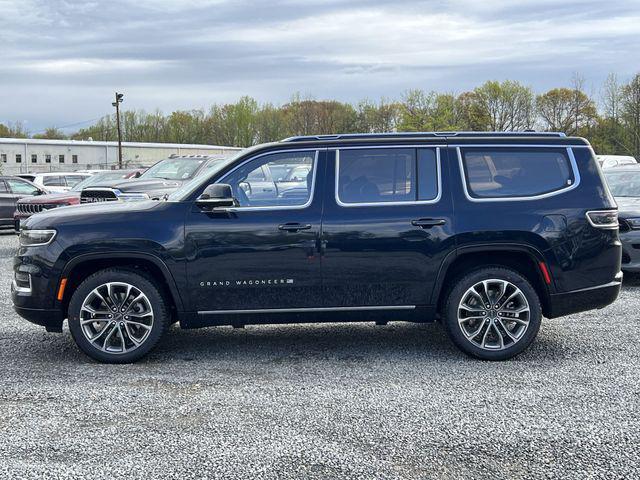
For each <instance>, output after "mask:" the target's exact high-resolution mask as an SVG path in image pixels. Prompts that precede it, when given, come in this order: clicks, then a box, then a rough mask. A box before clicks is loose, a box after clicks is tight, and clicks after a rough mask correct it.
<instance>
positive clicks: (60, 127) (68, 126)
mask: <svg viewBox="0 0 640 480" xmlns="http://www.w3.org/2000/svg"><path fill="white" fill-rule="evenodd" d="M107 116H109V115H108V114H104V115H100V116H99V117H96V118H90V119H89V120H83V121H82V122H76V123H70V124H68V125H62V126H57V125H55V126H53V127H47V128H45V129H44V130H39V131H37V132H33V133H32V135H38V134H39V133H45V132H46V131H47V129H48V128H55V129H57V130H64V129H65V128H70V127H76V126H78V125H83V124H85V123H89V122H95V121H96V120H100V119H101V118H104V117H107Z"/></svg>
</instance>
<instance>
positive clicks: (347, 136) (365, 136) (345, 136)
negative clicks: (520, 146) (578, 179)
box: [281, 132, 566, 142]
mask: <svg viewBox="0 0 640 480" xmlns="http://www.w3.org/2000/svg"><path fill="white" fill-rule="evenodd" d="M449 137H474V138H477V137H556V138H558V137H566V135H565V134H564V133H561V132H393V133H338V134H335V135H306V136H298V137H289V138H285V139H284V140H281V141H282V142H306V141H313V140H369V139H380V138H395V139H398V138H449Z"/></svg>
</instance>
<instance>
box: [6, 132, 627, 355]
mask: <svg viewBox="0 0 640 480" xmlns="http://www.w3.org/2000/svg"><path fill="white" fill-rule="evenodd" d="M294 169H298V170H299V171H303V172H307V174H306V178H305V179H304V182H299V181H298V182H296V185H295V187H294V188H288V187H287V185H283V182H282V181H279V180H283V181H284V180H285V179H286V178H287V172H290V171H292V170H294ZM267 170H268V171H272V172H276V171H277V172H278V173H277V174H273V175H271V177H272V180H273V179H275V180H273V182H271V181H270V182H269V183H268V184H266V183H265V176H266V175H267V173H266V171H267ZM298 176H299V174H298ZM276 180H278V181H276ZM279 184H280V186H282V188H280V186H279ZM272 188H273V189H275V190H276V191H275V192H274V191H265V189H266V190H270V189H272ZM20 243H21V245H20V248H19V250H18V253H17V255H16V257H15V263H14V270H15V272H14V273H15V277H14V278H15V280H14V282H13V288H12V297H13V302H14V304H15V308H16V311H17V312H18V313H19V314H20V315H21V316H23V317H24V318H26V319H27V320H29V321H31V322H33V323H36V324H39V325H43V326H45V327H46V328H47V330H48V331H56V332H60V331H61V330H62V323H63V320H64V319H65V318H67V319H68V323H69V329H70V330H71V334H72V336H73V338H74V340H75V341H76V342H77V344H78V345H79V347H80V348H81V349H82V350H83V351H84V352H85V353H87V354H88V355H90V356H91V357H93V358H94V359H97V360H99V361H103V362H114V363H124V362H131V361H134V360H137V359H139V358H140V357H142V356H143V355H145V354H146V353H147V352H149V351H150V350H151V349H152V348H153V347H154V346H155V345H156V344H157V343H158V341H159V340H160V338H161V337H162V335H163V334H164V332H165V331H166V330H167V327H168V326H169V325H170V324H171V323H172V322H176V321H179V322H180V325H181V326H182V327H183V328H195V327H203V326H210V325H233V326H236V327H241V326H244V325H246V324H258V323H287V322H326V321H372V322H374V321H375V322H377V323H386V322H387V321H390V320H402V321H410V322H429V321H433V320H439V321H440V322H441V323H442V324H443V325H444V327H445V328H446V330H447V332H448V334H449V336H450V337H451V339H452V341H453V342H454V343H455V344H456V345H457V346H458V347H460V348H461V349H462V350H464V351H465V352H466V353H468V354H470V355H473V356H475V357H479V358H482V359H490V360H502V359H506V358H510V357H513V356H514V355H516V354H518V353H520V352H522V351H523V350H524V349H525V348H527V346H528V345H529V344H530V343H531V342H532V341H533V339H534V337H535V336H536V334H537V333H538V329H539V328H540V323H541V319H542V316H543V315H544V316H545V317H547V318H553V317H558V316H561V315H567V314H570V313H573V312H579V311H583V310H588V309H594V308H601V307H604V306H605V305H608V304H610V303H611V302H613V301H614V300H615V299H616V297H617V296H618V293H619V291H620V286H621V281H622V274H621V272H620V257H621V247H620V241H619V238H618V219H617V210H616V204H615V202H614V200H613V198H612V197H611V195H610V193H609V190H608V189H607V186H606V184H605V182H604V180H603V177H602V174H601V171H600V168H599V167H598V165H597V162H596V159H595V155H594V153H593V150H592V149H591V148H590V146H589V144H588V142H587V141H585V140H583V139H581V138H568V137H566V136H564V135H563V134H551V133H549V134H535V133H522V134H509V133H496V134H493V133H402V134H400V133H399V134H383V135H369V134H366V135H335V136H317V137H295V138H289V139H286V140H283V141H281V142H277V143H271V144H266V145H260V146H257V147H253V148H251V149H248V150H245V151H242V152H240V153H239V154H238V155H237V156H236V157H235V158H234V159H233V160H232V161H231V162H229V163H224V164H223V165H222V166H221V167H220V168H217V169H215V168H214V169H212V170H211V171H210V172H209V173H208V174H206V175H203V176H200V177H197V178H195V179H194V180H193V181H191V182H189V183H187V184H185V185H183V186H182V187H181V188H179V189H178V190H176V191H175V192H174V193H172V194H171V195H169V196H168V198H167V199H166V201H146V202H135V203H128V202H122V203H120V202H118V203H113V204H110V205H106V204H98V205H84V206H82V205H81V206H79V207H73V208H64V209H55V210H51V211H47V212H44V213H40V214H37V215H34V216H32V217H31V218H29V219H28V220H27V222H26V224H25V226H24V228H23V230H22V232H21V236H20Z"/></svg>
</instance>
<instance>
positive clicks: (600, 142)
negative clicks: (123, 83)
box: [0, 74, 640, 159]
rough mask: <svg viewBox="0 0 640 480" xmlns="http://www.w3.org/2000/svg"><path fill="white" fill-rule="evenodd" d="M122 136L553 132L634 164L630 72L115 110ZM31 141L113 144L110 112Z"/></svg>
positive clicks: (638, 144)
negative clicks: (394, 95) (389, 94)
mask: <svg viewBox="0 0 640 480" xmlns="http://www.w3.org/2000/svg"><path fill="white" fill-rule="evenodd" d="M121 123H122V132H123V139H124V140H125V141H131V142H169V143H195V144H215V145H229V146H237V147H247V146H250V145H254V144H257V143H263V142H270V141H274V140H279V139H282V138H285V137H289V136H295V135H314V134H318V135H321V134H331V133H356V132H360V133H373V132H400V131H409V132H411V131H452V130H459V131H524V130H538V131H560V132H565V133H566V134H567V135H579V136H583V137H586V138H587V139H589V140H590V141H591V143H592V145H593V146H594V148H595V150H596V152H598V153H601V154H621V155H634V156H636V157H637V158H639V159H640V74H637V75H635V77H633V78H632V79H631V80H630V81H629V82H628V83H620V82H619V81H618V80H617V78H616V76H615V75H610V76H609V77H608V78H607V80H606V81H605V83H604V85H603V86H602V88H601V91H600V92H599V94H597V95H589V94H588V93H587V92H585V88H584V81H583V79H581V78H580V77H579V76H575V77H574V79H573V81H572V85H571V86H570V87H569V88H567V87H562V88H554V89H551V90H549V91H547V92H545V93H542V94H539V95H536V94H535V93H534V92H533V90H532V89H531V88H530V87H528V86H525V85H523V84H522V83H520V82H517V81H511V80H506V81H503V82H498V81H488V82H485V83H484V84H483V85H481V86H479V87H477V88H475V89H473V90H471V91H468V92H463V93H460V94H453V93H441V92H435V91H430V92H429V91H424V90H419V89H415V90H409V91H407V92H405V94H404V95H403V96H402V98H401V99H400V100H388V99H381V100H379V101H375V102H374V101H371V100H362V101H360V102H357V103H355V104H351V103H344V102H338V101H335V100H316V99H313V98H309V97H302V96H300V95H299V94H296V95H294V96H293V97H292V98H291V100H290V101H289V102H287V103H286V104H284V105H274V104H271V103H264V104H260V103H259V102H258V101H256V100H255V99H253V98H251V97H242V98H240V99H239V100H238V101H237V102H235V103H227V104H216V105H213V106H211V108H210V109H209V110H204V109H196V110H189V111H182V110H180V111H175V112H172V113H171V114H169V115H165V114H163V113H162V112H161V111H159V110H158V111H155V112H152V113H148V112H145V111H123V112H122V113H121ZM26 136H28V132H27V131H26V130H25V129H24V127H23V126H22V125H20V124H13V125H8V126H7V125H2V124H0V137H26ZM33 138H60V139H63V138H70V139H75V140H86V139H89V138H91V139H93V140H116V139H117V130H116V121H115V115H110V116H105V117H103V118H101V119H100V120H98V121H97V122H96V123H95V124H93V125H91V126H90V127H87V128H82V129H80V130H78V131H77V132H75V133H73V134H71V135H68V136H65V135H64V134H63V133H62V132H61V131H60V130H59V129H57V128H55V127H51V128H49V129H47V130H46V131H45V132H43V133H40V134H36V135H33Z"/></svg>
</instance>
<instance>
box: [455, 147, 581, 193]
mask: <svg viewBox="0 0 640 480" xmlns="http://www.w3.org/2000/svg"><path fill="white" fill-rule="evenodd" d="M462 159H463V164H464V169H465V174H466V181H467V188H468V190H469V193H470V194H471V195H472V196H473V197H479V198H486V197H530V196H534V195H541V194H544V193H549V192H553V191H555V190H560V189H563V188H566V187H568V186H570V185H573V183H574V178H573V171H572V169H571V163H570V161H569V158H568V156H567V152H566V150H565V149H560V148H556V149H551V148H529V149H526V148H525V149H514V148H498V149H496V148H493V149H489V148H465V149H463V150H462Z"/></svg>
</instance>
